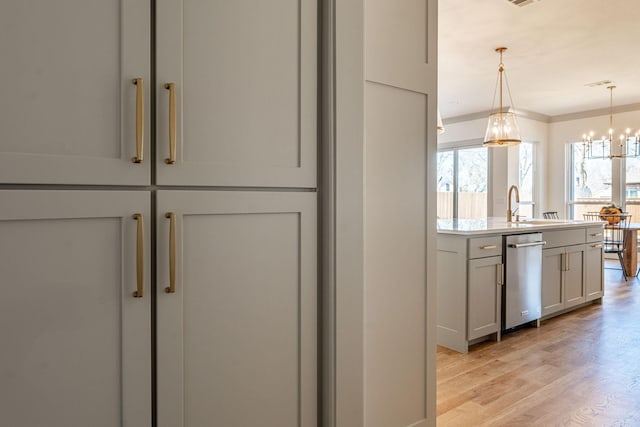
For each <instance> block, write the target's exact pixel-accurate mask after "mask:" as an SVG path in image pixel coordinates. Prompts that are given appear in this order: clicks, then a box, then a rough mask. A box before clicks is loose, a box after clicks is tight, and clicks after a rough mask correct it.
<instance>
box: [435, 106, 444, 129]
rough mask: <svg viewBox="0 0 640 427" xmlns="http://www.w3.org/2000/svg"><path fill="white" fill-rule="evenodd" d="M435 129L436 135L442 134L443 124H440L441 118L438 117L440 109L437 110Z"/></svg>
mask: <svg viewBox="0 0 640 427" xmlns="http://www.w3.org/2000/svg"><path fill="white" fill-rule="evenodd" d="M437 115H438V116H437V125H436V127H437V129H438V133H444V124H443V123H442V116H441V115H440V109H439V108H438V110H437Z"/></svg>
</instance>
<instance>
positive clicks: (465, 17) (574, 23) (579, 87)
mask: <svg viewBox="0 0 640 427" xmlns="http://www.w3.org/2000/svg"><path fill="white" fill-rule="evenodd" d="M438 8H439V12H438V13H439V15H438V27H439V29H438V32H439V34H438V38H439V39H438V97H439V99H438V105H439V108H440V112H441V114H442V116H443V117H444V118H445V120H446V119H447V118H452V117H458V116H463V115H467V114H472V113H477V112H486V111H489V110H490V109H491V103H492V99H493V93H494V88H495V82H496V77H497V75H498V63H499V56H498V54H497V53H496V52H495V48H496V47H498V46H506V47H508V50H507V51H506V52H505V53H504V57H503V63H504V66H505V70H506V72H507V76H508V79H509V85H510V87H511V94H512V95H513V104H514V106H515V107H516V109H517V110H527V111H531V112H535V113H540V114H544V115H546V116H550V117H554V116H558V115H563V114H569V113H575V112H580V111H588V110H594V109H600V108H608V107H609V91H608V90H607V89H606V85H604V86H596V87H588V86H586V85H587V84H589V83H593V82H598V81H602V80H611V81H612V82H613V84H614V85H616V86H617V88H616V89H615V90H614V92H613V103H614V106H622V105H628V104H637V103H640V1H638V0H532V1H531V2H530V3H529V4H527V5H526V6H516V5H514V4H512V3H510V2H509V1H508V0H482V1H480V0H439V3H438ZM505 104H508V98H507V101H505ZM496 108H497V104H496Z"/></svg>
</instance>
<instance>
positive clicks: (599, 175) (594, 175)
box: [570, 142, 612, 219]
mask: <svg viewBox="0 0 640 427" xmlns="http://www.w3.org/2000/svg"><path fill="white" fill-rule="evenodd" d="M611 164H612V161H611V160H610V159H609V158H608V157H605V158H604V159H602V158H597V159H587V158H585V156H584V145H583V144H582V143H581V142H580V143H573V144H571V174H570V176H571V182H570V191H571V200H570V206H571V213H572V215H571V217H572V218H574V219H582V218H583V216H582V214H583V213H585V212H593V211H598V210H600V208H601V207H602V206H603V205H607V204H610V203H611V200H612V184H611V182H612V181H611Z"/></svg>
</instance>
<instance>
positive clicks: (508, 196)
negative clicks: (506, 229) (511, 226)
mask: <svg viewBox="0 0 640 427" xmlns="http://www.w3.org/2000/svg"><path fill="white" fill-rule="evenodd" d="M513 190H516V203H520V190H518V186H517V185H515V184H514V185H512V186H511V187H509V192H508V193H507V222H512V221H513V219H512V217H513V214H514V213H516V211H517V210H518V209H519V208H520V205H518V207H517V208H516V210H515V211H512V210H511V192H512V191H513ZM518 221H520V215H516V222H518Z"/></svg>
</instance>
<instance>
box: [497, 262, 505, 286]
mask: <svg viewBox="0 0 640 427" xmlns="http://www.w3.org/2000/svg"><path fill="white" fill-rule="evenodd" d="M498 273H499V275H500V279H499V281H498V285H499V286H504V264H498Z"/></svg>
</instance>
